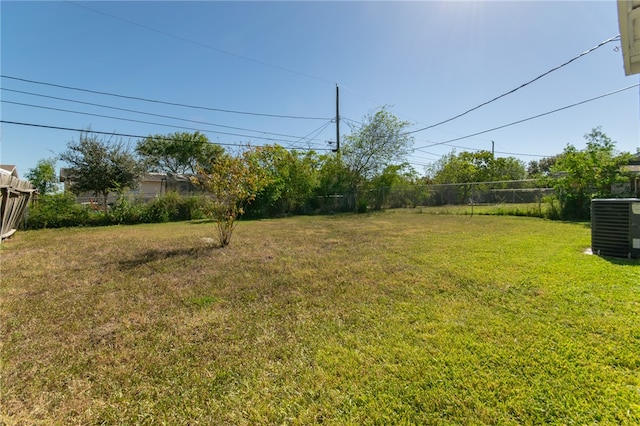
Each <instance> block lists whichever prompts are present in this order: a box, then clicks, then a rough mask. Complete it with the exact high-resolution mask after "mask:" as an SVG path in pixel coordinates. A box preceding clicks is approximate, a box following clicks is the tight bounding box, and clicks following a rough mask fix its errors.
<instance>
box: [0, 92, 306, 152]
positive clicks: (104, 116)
mask: <svg viewBox="0 0 640 426" xmlns="http://www.w3.org/2000/svg"><path fill="white" fill-rule="evenodd" d="M0 102H2V103H3V104H12V105H20V106H26V107H31V108H39V109H46V110H50V111H59V112H68V113H72V114H80V115H88V116H92V117H100V118H108V119H111V120H120V121H128V122H131V123H141V124H150V125H153V126H163V127H171V128H177V129H184V130H196V131H199V132H208V133H215V134H218V135H226V136H238V137H243V138H254V139H263V140H267V141H274V142H275V141H278V140H279V139H276V138H272V137H264V136H255V135H244V134H240V133H230V132H220V131H216V130H203V129H197V128H194V127H186V126H178V125H173V124H164V123H154V122H152V121H144V120H135V119H132V118H123V117H114V116H111V115H104V114H94V113H90V112H82V111H73V110H68V109H63V108H54V107H47V106H43V105H33V104H26V103H22V102H13V101H5V100H4V99H3V100H2V101H0ZM293 137H295V136H293ZM285 142H289V141H285Z"/></svg>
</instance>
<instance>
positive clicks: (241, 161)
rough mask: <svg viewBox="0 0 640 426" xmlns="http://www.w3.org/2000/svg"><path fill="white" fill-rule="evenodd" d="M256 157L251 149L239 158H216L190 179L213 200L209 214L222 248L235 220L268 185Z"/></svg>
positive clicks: (224, 156)
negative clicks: (214, 223) (214, 222)
mask: <svg viewBox="0 0 640 426" xmlns="http://www.w3.org/2000/svg"><path fill="white" fill-rule="evenodd" d="M255 155H256V150H255V149H250V150H248V151H245V152H244V153H243V154H242V155H241V156H238V157H232V156H230V155H221V156H218V157H217V158H215V159H214V160H212V161H210V162H209V164H206V165H204V166H199V167H198V175H197V176H196V177H194V178H193V182H194V183H196V184H197V185H200V186H201V187H203V188H204V189H205V190H206V191H207V192H208V193H209V194H210V195H211V198H212V199H213V208H212V210H211V215H212V217H213V219H214V220H215V221H216V225H217V230H218V241H219V243H220V246H221V247H225V246H227V245H229V243H230V242H231V235H232V234H233V230H234V229H235V227H236V221H237V219H238V218H239V217H240V216H242V214H244V211H245V209H246V206H247V205H248V204H249V203H251V202H252V201H253V200H255V198H256V195H257V193H258V192H259V191H260V190H261V189H262V188H264V186H265V185H267V183H268V182H269V177H268V176H267V174H266V173H265V170H264V169H262V168H260V167H259V165H258V163H257V162H256V157H255Z"/></svg>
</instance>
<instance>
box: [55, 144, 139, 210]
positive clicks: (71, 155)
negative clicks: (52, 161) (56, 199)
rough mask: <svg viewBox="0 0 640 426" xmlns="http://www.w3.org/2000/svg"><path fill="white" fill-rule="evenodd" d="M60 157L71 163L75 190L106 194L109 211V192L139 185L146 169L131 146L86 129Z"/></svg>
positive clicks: (68, 145) (105, 198)
mask: <svg viewBox="0 0 640 426" xmlns="http://www.w3.org/2000/svg"><path fill="white" fill-rule="evenodd" d="M60 159H61V160H62V161H65V162H66V163H68V164H69V176H70V181H71V191H72V192H73V193H75V194H80V193H83V192H91V193H93V194H94V195H95V196H96V197H98V196H102V197H103V208H104V211H105V212H106V211H107V197H108V195H109V193H110V192H118V193H120V192H122V191H123V190H124V189H126V188H135V187H136V185H137V183H138V179H139V177H140V174H141V173H142V171H143V169H142V167H141V164H140V162H138V161H137V160H136V158H135V157H134V156H133V154H132V153H131V151H130V148H129V146H128V145H126V144H124V143H123V142H122V141H117V142H113V141H111V140H104V139H100V138H99V137H98V136H95V135H91V134H90V133H84V132H83V133H81V134H80V140H79V141H78V142H74V141H71V142H69V143H68V144H67V150H66V151H65V152H63V153H62V154H61V155H60Z"/></svg>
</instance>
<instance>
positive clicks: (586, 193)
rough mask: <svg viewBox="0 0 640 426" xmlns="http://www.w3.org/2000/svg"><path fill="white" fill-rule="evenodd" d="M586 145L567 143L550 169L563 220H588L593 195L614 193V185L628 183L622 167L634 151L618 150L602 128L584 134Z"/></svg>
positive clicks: (598, 196)
mask: <svg viewBox="0 0 640 426" xmlns="http://www.w3.org/2000/svg"><path fill="white" fill-rule="evenodd" d="M584 138H585V139H586V141H587V146H586V148H585V149H583V150H578V149H577V148H576V147H575V146H573V145H567V147H566V148H565V149H564V151H563V152H562V154H560V155H559V156H558V157H557V160H556V162H555V164H554V165H553V166H552V168H551V172H552V177H551V178H550V183H551V185H552V186H553V188H554V189H555V190H556V196H557V198H558V201H559V202H560V217H561V218H562V219H589V217H590V207H591V199H592V198H602V197H611V196H612V186H613V185H614V184H616V183H624V182H628V178H627V177H625V176H624V172H623V171H622V166H623V165H625V164H627V163H628V162H629V159H630V158H631V154H629V153H626V152H624V153H619V152H617V151H616V150H615V142H614V141H612V140H611V138H609V137H608V136H607V135H606V134H605V133H604V132H602V130H601V128H600V127H597V128H594V129H593V130H592V131H591V133H587V134H586V135H584Z"/></svg>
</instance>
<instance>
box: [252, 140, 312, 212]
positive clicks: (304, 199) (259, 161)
mask: <svg viewBox="0 0 640 426" xmlns="http://www.w3.org/2000/svg"><path fill="white" fill-rule="evenodd" d="M252 161H253V162H254V163H255V164H256V166H257V167H259V168H260V169H261V170H262V172H263V173H264V174H265V175H266V176H267V177H268V179H267V180H268V184H266V185H265V186H264V187H263V188H262V189H261V191H260V193H259V194H257V196H256V199H255V201H254V202H253V203H252V204H251V208H250V212H251V214H252V215H253V216H277V215H282V214H287V213H297V212H301V211H303V210H304V208H305V206H306V205H307V203H308V201H309V199H310V198H311V197H312V195H313V191H314V190H315V188H316V187H317V185H318V167H319V159H318V157H317V156H316V154H315V152H312V151H311V152H307V153H300V152H298V151H289V150H287V149H285V148H283V147H282V146H279V145H266V146H262V147H257V148H255V149H254V150H253V152H252Z"/></svg>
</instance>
